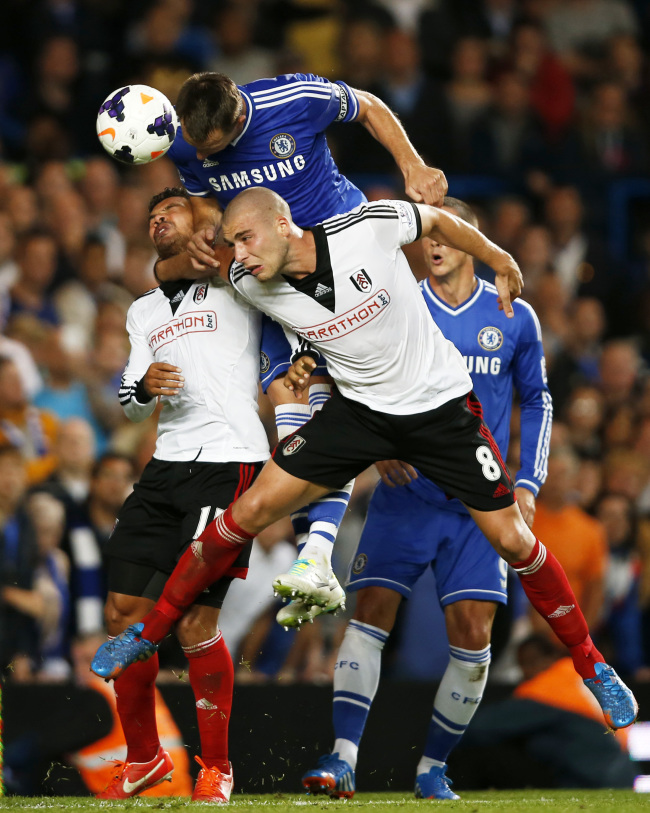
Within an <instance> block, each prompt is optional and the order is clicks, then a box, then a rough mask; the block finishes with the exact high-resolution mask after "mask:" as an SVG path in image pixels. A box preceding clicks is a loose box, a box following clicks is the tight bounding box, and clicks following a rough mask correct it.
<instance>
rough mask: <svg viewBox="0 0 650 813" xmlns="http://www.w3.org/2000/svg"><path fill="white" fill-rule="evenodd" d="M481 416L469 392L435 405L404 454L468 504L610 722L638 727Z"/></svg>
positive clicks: (411, 425) (632, 705) (412, 431)
mask: <svg viewBox="0 0 650 813" xmlns="http://www.w3.org/2000/svg"><path fill="white" fill-rule="evenodd" d="M482 417H483V411H482V407H481V404H480V402H479V400H478V399H477V398H476V396H475V395H474V394H473V393H469V394H468V395H467V396H465V397H463V398H458V399H453V400H452V401H450V402H448V403H447V404H445V405H444V406H443V407H441V408H440V409H438V410H433V411H432V412H431V413H429V414H428V416H427V419H426V420H425V421H423V422H422V423H421V424H420V425H419V426H418V425H417V424H416V423H415V422H414V421H413V420H412V419H408V422H407V423H408V426H405V429H406V428H408V429H409V432H408V435H407V439H406V441H405V443H404V445H403V447H402V449H401V451H400V453H399V455H400V457H401V459H403V460H406V461H407V462H409V463H411V464H412V465H414V466H416V467H417V468H418V469H420V471H422V472H424V473H425V474H426V475H427V476H428V477H429V478H430V479H432V480H433V481H434V482H435V483H437V484H438V485H439V486H441V487H442V488H443V489H444V490H445V491H446V492H447V493H448V494H450V495H453V496H455V497H458V498H459V499H461V500H462V501H463V502H464V503H465V505H466V506H467V507H468V508H469V511H470V514H471V516H472V518H473V519H474V521H475V522H476V524H477V525H478V527H479V528H480V529H481V531H482V532H483V534H484V535H485V536H486V537H487V539H488V540H489V542H490V544H491V545H492V546H493V547H494V549H495V550H496V551H497V553H498V554H499V555H500V556H501V557H502V558H503V559H505V560H506V561H507V562H508V563H509V564H510V565H512V567H513V569H514V570H515V571H516V572H517V575H518V576H519V578H520V579H521V582H522V586H523V588H524V590H525V592H526V595H527V596H528V598H529V600H530V602H531V604H532V605H533V607H535V609H536V610H537V611H538V612H539V613H540V615H542V617H544V618H545V619H546V621H547V622H548V624H549V625H550V627H551V629H552V630H553V632H554V633H555V634H556V635H557V637H558V638H559V639H560V640H561V641H562V643H564V644H565V646H567V647H568V648H569V653H570V654H571V657H572V659H573V663H574V667H575V669H576V671H577V672H578V674H579V675H580V676H581V677H582V678H583V680H585V685H586V686H587V688H589V689H590V691H592V692H593V694H594V695H595V696H596V699H597V700H598V702H599V703H600V705H601V708H602V709H603V714H604V716H605V719H606V720H607V722H608V723H609V724H610V725H611V726H612V727H614V728H622V727H624V726H627V725H631V723H632V722H634V720H635V718H636V714H637V711H638V707H637V704H636V701H635V700H634V697H633V695H632V693H631V692H630V690H629V689H628V688H627V686H625V684H624V683H623V682H622V681H621V680H620V678H619V677H618V675H617V674H616V672H614V670H613V669H612V668H611V667H609V666H607V664H605V662H604V659H603V656H602V655H601V654H600V652H599V651H598V650H597V649H596V647H595V646H594V643H593V641H592V640H591V637H590V635H589V630H588V628H587V623H586V621H585V619H584V616H583V614H582V611H581V610H580V607H579V606H578V602H577V600H576V597H575V595H574V593H573V590H572V589H571V586H570V585H569V582H568V580H567V578H566V574H565V573H564V570H563V568H562V566H561V565H560V563H559V562H558V561H557V559H556V558H555V557H554V556H553V555H552V554H551V553H550V552H547V551H546V548H545V547H544V545H542V543H541V542H540V541H539V540H537V539H536V538H535V536H534V534H533V533H532V531H531V530H530V528H529V527H528V526H527V525H526V523H525V522H524V519H523V517H522V515H521V512H520V511H519V508H518V507H517V505H516V503H515V496H514V484H513V482H512V480H511V478H510V474H509V472H508V470H507V468H506V466H505V463H504V462H503V458H502V456H501V453H500V451H499V448H498V446H497V444H496V442H495V440H494V438H493V437H492V434H491V432H490V430H489V429H488V427H487V426H486V425H485V423H484V422H483V419H482Z"/></svg>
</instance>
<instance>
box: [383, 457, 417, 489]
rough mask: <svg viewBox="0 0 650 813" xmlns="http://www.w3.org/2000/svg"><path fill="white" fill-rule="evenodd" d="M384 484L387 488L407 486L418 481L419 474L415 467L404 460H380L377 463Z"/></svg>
mask: <svg viewBox="0 0 650 813" xmlns="http://www.w3.org/2000/svg"><path fill="white" fill-rule="evenodd" d="M375 466H376V468H377V471H378V472H379V476H380V477H381V479H382V482H384V483H386V485H387V486H390V487H391V488H395V486H406V485H408V484H409V483H410V482H411V481H412V480H417V477H418V473H417V471H416V470H415V469H414V468H413V466H411V465H409V464H408V463H404V462H403V461H402V460H379V461H378V462H377V463H375Z"/></svg>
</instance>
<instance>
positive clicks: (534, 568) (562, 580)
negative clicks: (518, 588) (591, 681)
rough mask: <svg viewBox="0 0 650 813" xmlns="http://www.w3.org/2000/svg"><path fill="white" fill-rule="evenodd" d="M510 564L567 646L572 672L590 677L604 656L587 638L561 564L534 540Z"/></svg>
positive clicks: (533, 603) (585, 625)
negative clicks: (524, 553)
mask: <svg viewBox="0 0 650 813" xmlns="http://www.w3.org/2000/svg"><path fill="white" fill-rule="evenodd" d="M512 567H513V569H514V570H515V571H516V573H517V575H518V576H519V579H520V580H521V584H522V587H523V588H524V591H525V593H526V595H527V596H528V599H529V600H530V603H531V604H532V605H533V607H534V608H535V609H536V610H537V612H538V613H539V614H540V615H541V616H542V618H545V619H546V620H547V621H548V623H549V624H550V627H551V629H552V630H553V632H554V633H555V634H556V635H557V637H558V638H559V639H560V641H562V643H563V644H564V645H565V646H567V647H568V648H569V652H570V653H571V657H572V658H573V665H574V667H575V670H576V672H577V673H578V674H579V675H580V677H581V678H583V679H584V678H591V677H594V676H595V674H596V673H595V670H594V664H595V663H599V662H600V663H604V661H605V659H604V658H603V656H602V655H601V654H600V652H599V651H598V650H597V649H596V647H595V646H594V643H593V641H592V640H591V637H590V635H589V629H588V627H587V622H586V621H585V617H584V615H583V614H582V610H581V609H580V607H579V606H578V601H577V599H576V597H575V595H574V593H573V590H572V589H571V585H570V584H569V581H568V579H567V577H566V573H565V572H564V569H563V568H562V565H561V564H560V563H559V562H558V560H557V559H556V558H555V556H553V554H552V553H551V552H550V551H549V550H547V549H546V548H545V547H544V545H542V543H541V542H540V541H539V539H536V540H535V545H534V547H533V550H532V552H531V554H530V556H529V557H528V558H527V559H525V560H524V561H523V562H515V563H514V564H513V565H512Z"/></svg>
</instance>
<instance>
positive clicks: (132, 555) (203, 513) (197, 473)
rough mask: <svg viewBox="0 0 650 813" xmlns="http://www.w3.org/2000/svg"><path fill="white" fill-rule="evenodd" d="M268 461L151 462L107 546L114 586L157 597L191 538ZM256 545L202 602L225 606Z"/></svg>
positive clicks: (245, 549)
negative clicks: (230, 586) (228, 594)
mask: <svg viewBox="0 0 650 813" xmlns="http://www.w3.org/2000/svg"><path fill="white" fill-rule="evenodd" d="M262 465H263V463H197V462H187V463H172V462H168V461H164V460H157V459H156V458H155V457H154V458H152V460H151V461H150V462H149V463H148V464H147V466H146V467H145V470H144V472H143V474H142V477H141V478H140V481H139V482H138V483H136V484H135V486H134V488H133V493H132V494H130V495H129V496H128V497H127V499H126V501H125V503H124V505H123V506H122V508H121V509H120V512H119V514H118V516H117V522H116V523H115V528H114V529H113V533H112V534H111V537H110V539H109V540H108V544H107V546H106V550H105V554H106V556H107V557H108V586H109V590H111V591H113V592H115V593H123V594H124V595H128V596H144V597H145V598H152V599H153V600H154V601H155V600H157V599H158V598H159V596H160V594H161V593H162V589H163V587H164V586H165V582H166V581H167V578H168V576H169V574H170V573H171V572H172V570H173V569H174V567H175V566H176V562H177V561H178V560H179V559H180V557H181V555H182V553H183V552H184V551H185V549H186V548H187V547H188V545H189V544H190V542H191V541H192V540H193V539H195V538H196V537H197V536H199V534H200V533H201V532H202V531H203V530H204V528H205V527H206V525H208V523H210V522H212V520H213V519H214V518H215V516H216V515H217V514H218V513H219V511H223V510H224V509H226V508H227V507H228V506H229V505H230V503H231V502H233V500H236V499H237V497H239V495H240V494H242V493H243V492H244V491H246V489H247V488H248V487H249V486H250V485H251V483H252V482H253V480H254V479H255V477H256V476H257V475H258V473H259V472H260V471H261V468H262ZM250 548H251V545H250V544H248V545H244V547H243V548H242V551H241V553H240V554H239V556H238V557H237V559H236V560H235V562H234V564H233V566H232V567H231V569H230V570H229V571H228V572H227V573H226V575H225V576H224V578H223V579H220V580H219V582H217V583H215V584H213V585H211V587H210V588H209V589H208V592H206V593H202V594H201V595H200V596H199V597H198V599H197V600H196V603H197V604H203V605H207V606H209V607H220V606H221V604H222V602H223V599H224V597H225V595H226V592H227V590H228V585H229V584H230V582H231V580H232V579H233V578H236V577H239V578H246V573H247V571H248V560H249V557H250Z"/></svg>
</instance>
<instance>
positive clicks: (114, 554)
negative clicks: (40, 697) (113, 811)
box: [100, 460, 181, 798]
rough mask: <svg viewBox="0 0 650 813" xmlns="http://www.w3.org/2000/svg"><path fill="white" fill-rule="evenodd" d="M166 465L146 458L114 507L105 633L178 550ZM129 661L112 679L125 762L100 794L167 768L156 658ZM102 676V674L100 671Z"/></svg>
mask: <svg viewBox="0 0 650 813" xmlns="http://www.w3.org/2000/svg"><path fill="white" fill-rule="evenodd" d="M171 468H172V467H171V465H170V464H168V463H163V462H162V461H157V460H152V461H151V462H150V463H149V464H148V465H147V467H146V468H145V471H144V473H143V475H142V477H141V478H140V481H139V482H138V483H136V485H135V488H134V490H133V492H132V494H131V495H129V497H128V498H127V500H126V502H125V503H124V505H123V506H122V508H121V509H120V512H119V514H118V521H117V523H116V526H115V529H114V531H113V533H112V535H111V538H110V539H109V541H108V544H107V547H106V556H107V560H108V587H109V593H108V599H107V603H106V607H105V618H106V626H107V630H108V634H109V636H110V637H111V638H114V637H115V636H118V635H119V634H121V633H122V631H123V630H125V629H126V628H128V627H129V626H130V625H131V624H133V623H135V622H137V621H138V620H139V619H140V618H142V616H143V615H144V613H146V612H147V611H148V610H149V609H150V608H151V606H152V605H153V603H154V601H155V599H156V597H157V594H156V593H152V592H151V584H152V582H153V581H154V580H155V578H156V574H157V573H158V572H159V571H158V569H159V568H160V567H165V566H166V564H167V561H168V559H169V557H171V561H172V562H173V560H174V557H175V555H176V551H177V549H178V533H179V531H180V527H181V517H180V515H178V514H176V513H174V512H173V511H170V508H169V505H168V504H167V500H168V497H167V488H168V486H169V482H170V480H169V477H170V470H171ZM150 654H151V655H152V657H149V658H148V660H146V661H142V662H138V663H136V664H134V666H133V669H132V670H130V671H129V673H128V674H125V675H122V676H121V677H120V678H119V679H116V680H115V683H114V688H115V694H116V699H117V712H118V715H119V717H120V721H121V723H122V728H123V730H124V735H125V738H126V742H127V749H128V750H127V757H126V763H125V764H124V766H122V770H121V771H120V772H118V773H117V774H116V776H115V778H114V780H113V782H111V784H110V785H109V786H108V787H107V788H106V790H105V791H104V792H103V793H102V794H100V797H101V798H128V797H130V796H135V795H137V794H138V793H141V792H142V791H143V790H146V788H148V787H151V786H153V785H154V784H157V783H158V782H159V781H162V780H163V779H165V778H167V777H168V775H170V774H171V771H172V770H173V764H172V762H171V759H170V757H169V755H168V754H167V753H166V752H165V751H164V750H163V749H162V748H161V747H160V741H159V738H158V730H157V725H156V711H155V685H154V684H155V680H156V676H157V674H158V657H157V655H156V654H155V651H154V650H152V651H151V653H150ZM102 676H103V677H106V675H102Z"/></svg>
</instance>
